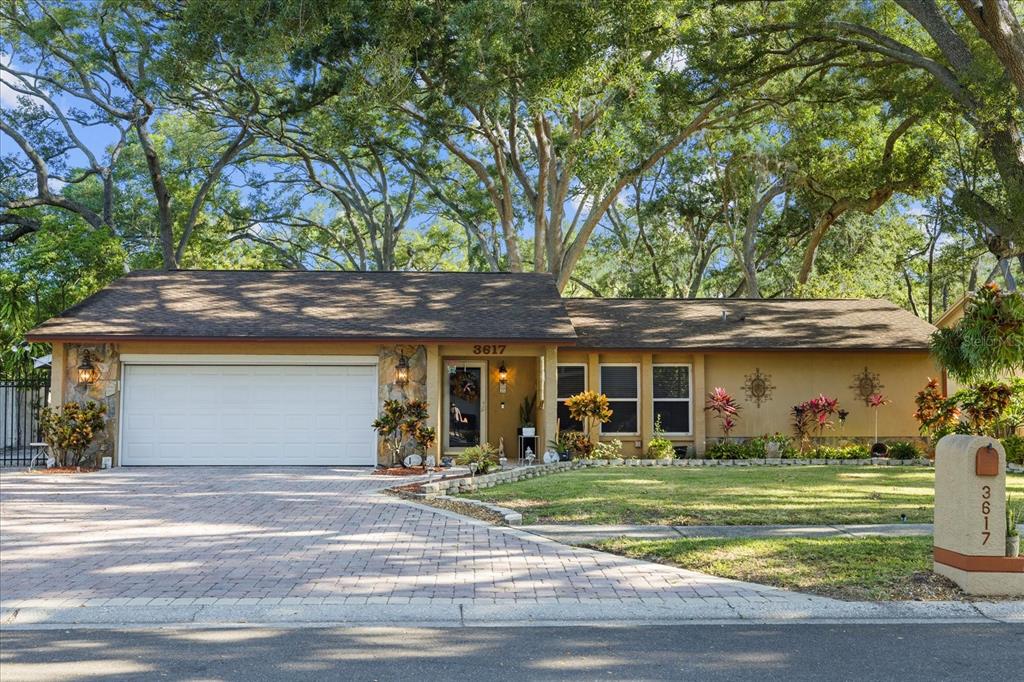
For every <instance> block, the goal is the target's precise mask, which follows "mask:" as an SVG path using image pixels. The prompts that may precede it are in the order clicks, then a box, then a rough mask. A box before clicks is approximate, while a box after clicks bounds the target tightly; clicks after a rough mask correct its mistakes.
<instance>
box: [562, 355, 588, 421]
mask: <svg viewBox="0 0 1024 682" xmlns="http://www.w3.org/2000/svg"><path fill="white" fill-rule="evenodd" d="M585 390H587V366H586V365H559V366H558V428H559V429H561V430H562V431H582V430H583V423H582V422H579V421H577V420H575V419H573V418H572V417H571V416H570V415H569V408H568V407H566V406H565V401H566V399H567V398H571V397H572V396H574V395H576V394H577V393H582V392H583V391H585Z"/></svg>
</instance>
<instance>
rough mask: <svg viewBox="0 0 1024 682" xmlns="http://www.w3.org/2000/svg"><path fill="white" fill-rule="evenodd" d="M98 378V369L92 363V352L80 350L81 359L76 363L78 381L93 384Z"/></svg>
mask: <svg viewBox="0 0 1024 682" xmlns="http://www.w3.org/2000/svg"><path fill="white" fill-rule="evenodd" d="M99 378H100V370H99V369H98V368H97V367H96V366H95V365H93V364H92V353H90V352H89V351H87V350H84V351H82V361H81V362H79V363H78V383H80V384H95V383H96V380H97V379H99Z"/></svg>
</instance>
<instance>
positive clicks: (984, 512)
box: [981, 485, 992, 545]
mask: <svg viewBox="0 0 1024 682" xmlns="http://www.w3.org/2000/svg"><path fill="white" fill-rule="evenodd" d="M991 497H992V488H991V487H989V486H987V485H983V486H981V500H982V502H981V518H982V520H983V521H984V522H985V529H984V530H983V531H981V536H982V537H983V538H984V540H982V541H981V544H983V545H986V544H988V540H989V538H990V537H992V531H990V530H989V529H988V515H989V512H991V511H992V503H991V502H989V498H991Z"/></svg>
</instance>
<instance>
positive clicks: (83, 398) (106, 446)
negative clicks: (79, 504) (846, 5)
mask: <svg viewBox="0 0 1024 682" xmlns="http://www.w3.org/2000/svg"><path fill="white" fill-rule="evenodd" d="M64 348H65V352H64V373H63V376H64V402H66V403H69V402H77V403H83V402H88V401H90V400H92V401H94V402H97V403H102V404H104V405H106V406H107V413H106V415H105V416H106V420H107V425H106V428H105V429H103V431H100V432H99V434H97V436H96V439H95V440H94V441H93V444H92V445H91V446H90V447H89V450H88V451H87V452H88V454H90V455H92V456H93V457H95V458H96V464H97V465H99V464H100V461H101V458H102V457H111V456H113V457H115V458H116V451H117V430H118V418H119V416H120V415H119V414H118V412H117V409H118V405H119V403H120V396H121V355H120V353H118V352H117V349H116V348H115V347H114V346H113V345H110V344H98V345H79V344H74V343H69V344H66V345H65V347H64ZM84 350H88V351H89V353H90V354H91V355H92V362H93V365H95V366H96V367H97V368H98V369H99V370H100V376H99V379H97V380H96V382H95V383H92V384H79V383H78V363H79V361H80V358H81V353H82V351H84ZM115 463H116V460H115Z"/></svg>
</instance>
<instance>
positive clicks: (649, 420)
mask: <svg viewBox="0 0 1024 682" xmlns="http://www.w3.org/2000/svg"><path fill="white" fill-rule="evenodd" d="M90 347H91V348H94V349H98V350H100V351H101V357H102V358H103V359H104V362H105V363H107V364H106V366H105V369H104V379H103V380H102V381H101V382H99V384H98V385H97V386H94V387H92V388H90V389H88V391H85V389H83V388H82V387H77V386H76V385H75V384H74V383H73V382H74V379H75V374H74V371H73V370H74V368H75V367H76V366H77V363H78V348H79V346H78V345H77V344H66V345H64V344H59V343H57V344H54V374H53V402H54V403H55V404H56V403H59V402H61V401H62V400H72V399H75V398H77V397H82V396H84V395H85V394H86V393H87V394H89V395H94V396H100V397H102V398H104V399H105V400H106V401H107V402H108V406H109V407H110V409H111V414H112V418H113V420H114V421H113V422H112V424H111V428H110V430H109V431H108V433H109V434H110V441H109V443H108V444H107V448H108V450H109V452H108V453H106V454H111V455H116V453H114V452H113V446H114V443H115V442H116V433H117V431H116V428H117V425H116V418H117V415H116V410H117V407H118V406H117V400H116V396H117V392H118V391H119V380H120V365H119V363H118V362H117V361H116V358H117V357H118V356H119V354H121V353H131V354H141V353H159V354H190V353H201V354H254V355H268V354H270V355H291V354H296V355H304V354H305V355H372V356H377V357H382V350H389V351H393V350H394V348H395V347H394V346H381V345H380V344H375V343H358V342H356V343H351V342H321V341H303V342H286V341H282V342H246V341H232V342H185V341H160V342H142V341H132V342H122V343H119V344H107V345H105V346H90ZM407 348H408V350H409V351H410V354H411V355H412V356H414V357H415V359H414V364H415V365H416V366H415V368H414V370H413V372H414V376H415V377H416V385H415V391H414V392H415V393H416V397H420V395H425V397H426V399H427V401H428V402H429V403H430V404H431V423H432V425H434V426H436V427H438V446H437V447H436V448H435V454H438V453H439V451H440V443H441V441H442V439H443V434H441V433H440V431H441V428H440V426H441V424H443V419H442V415H441V410H442V409H443V396H444V391H445V390H446V389H447V383H446V380H447V377H446V375H445V374H444V363H445V361H446V360H451V359H463V360H477V361H482V362H486V363H487V372H488V440H489V441H490V442H491V443H493V444H495V445H497V443H498V439H499V437H504V439H505V448H506V452H507V454H508V456H509V457H510V458H513V457H514V456H515V453H516V428H517V427H518V426H519V405H520V403H521V402H522V400H523V397H525V396H526V395H529V394H532V393H534V392H536V393H537V394H538V398H539V399H538V407H537V415H536V416H537V427H538V431H539V433H538V436H539V438H540V440H539V445H540V449H541V450H543V447H544V444H545V443H546V442H547V441H548V440H549V439H550V438H551V437H553V435H554V419H553V414H554V402H553V400H552V397H553V396H554V388H555V376H556V374H555V366H554V365H555V364H556V363H582V364H585V365H587V367H588V372H587V381H588V388H591V389H594V390H596V389H597V387H598V368H599V367H600V365H601V363H637V364H639V365H641V384H640V385H641V396H640V398H641V399H640V433H639V434H637V435H636V436H618V438H619V439H620V440H622V441H623V445H624V452H625V454H626V455H627V456H631V455H635V454H637V453H639V452H641V451H642V450H643V449H644V448H645V447H646V444H647V443H648V441H649V440H650V439H651V437H653V428H654V424H653V415H652V405H651V400H650V392H651V379H650V376H651V367H652V366H653V365H654V364H658V363H683V364H690V365H691V366H692V373H693V381H692V383H693V396H692V400H693V402H692V405H693V408H692V411H693V415H692V423H693V434H692V435H690V436H682V437H673V438H672V440H673V441H674V442H675V443H676V444H685V445H689V446H691V447H695V448H696V450H697V451H698V452H702V451H703V446H704V441H705V434H706V438H707V440H709V441H711V440H713V439H715V438H717V437H719V436H720V435H721V430H720V428H719V426H718V424H717V423H716V422H711V421H708V420H706V419H705V413H704V411H703V402H704V396H705V395H706V394H707V393H708V392H709V391H711V390H712V389H713V388H714V387H715V386H722V387H723V388H725V389H727V390H728V391H729V392H730V393H732V394H733V395H734V396H736V398H737V400H739V402H740V404H741V405H742V413H741V415H740V419H739V424H738V427H737V428H736V429H735V430H734V432H733V435H734V436H739V437H754V436H759V435H763V434H765V433H771V432H774V431H782V432H784V433H787V434H789V433H790V430H791V429H790V415H789V413H790V410H791V409H792V406H793V405H795V404H797V403H798V402H801V401H803V400H806V399H809V398H812V397H814V396H816V395H817V394H818V393H819V392H821V393H826V394H828V395H831V396H835V397H838V398H839V400H840V405H841V406H842V407H844V408H845V409H847V410H849V411H850V417H849V420H848V422H847V424H846V426H845V427H844V429H843V431H842V433H841V434H840V432H839V431H838V430H837V431H834V432H831V434H826V435H832V436H840V435H842V436H844V437H848V438H855V437H856V438H865V439H867V438H870V437H871V436H872V435H873V430H874V422H873V413H872V411H871V409H870V408H868V407H867V406H865V405H864V403H863V401H860V400H858V399H857V398H856V397H855V395H854V391H853V389H851V388H850V385H851V384H852V383H853V382H854V376H855V375H857V374H858V373H860V372H861V371H863V369H864V368H865V367H867V368H868V369H869V370H870V371H871V372H873V373H877V374H878V378H879V381H880V382H881V383H882V384H883V388H882V389H881V390H882V393H883V394H884V395H885V396H886V397H888V398H889V399H890V400H892V401H893V402H892V404H890V405H888V406H886V407H883V408H882V409H881V411H880V412H879V435H880V436H881V437H882V438H910V437H915V436H916V435H917V424H916V422H915V421H914V419H913V416H912V415H913V412H914V403H913V399H914V394H915V393H916V392H917V391H918V390H920V389H921V387H923V386H924V384H925V382H926V381H927V379H928V377H929V376H937V375H938V370H937V368H936V367H935V365H934V363H933V362H932V361H931V360H930V358H929V357H928V355H927V354H926V353H924V352H897V351H893V352H871V353H867V352H857V353H845V352H834V351H831V352H817V353H810V352H760V353H747V352H743V353H738V352H737V353H687V352H678V351H672V352H663V353H653V352H639V351H601V352H593V351H589V350H586V349H579V348H569V347H566V348H560V349H558V350H557V352H556V351H555V349H554V347H552V346H545V345H543V344H516V343H509V344H504V348H503V349H502V352H501V353H500V354H483V353H480V352H479V350H480V349H479V348H478V347H477V346H476V344H442V345H437V344H427V345H424V346H408V347H407ZM383 355H387V353H386V352H385V353H383ZM545 356H546V357H547V359H548V361H547V362H545ZM552 359H555V360H556V362H551V361H550V360H552ZM502 361H504V362H505V364H506V366H507V367H508V369H509V388H508V392H507V393H505V394H504V395H503V394H500V393H499V392H498V380H497V370H498V366H499V365H500V363H501V362H502ZM382 364H383V362H382ZM755 368H760V370H761V371H762V372H763V373H765V374H767V375H769V376H770V377H771V379H770V381H771V383H772V384H773V385H774V386H775V389H774V391H773V393H772V395H771V397H770V399H769V400H768V401H766V402H764V403H762V405H761V406H760V407H757V406H756V405H755V404H754V402H753V401H752V400H751V399H750V398H749V397H748V396H747V395H746V394H745V392H744V388H743V384H744V381H745V377H746V375H748V374H751V373H752V372H754V370H755ZM381 371H382V372H384V373H387V371H388V370H387V368H383V367H382V370H381ZM545 371H546V372H547V380H546V381H545V379H544V377H543V376H542V374H543V373H544V372H545ZM385 380H386V377H384V376H383V375H382V378H381V382H382V383H386V381H385ZM391 388H393V387H391ZM391 388H387V390H385V391H383V392H382V393H381V396H382V398H383V396H384V394H385V393H388V394H389V395H390V393H391ZM545 393H546V394H547V400H545ZM502 402H504V403H505V407H504V408H502V407H501V403H502ZM548 422H550V423H548Z"/></svg>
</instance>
